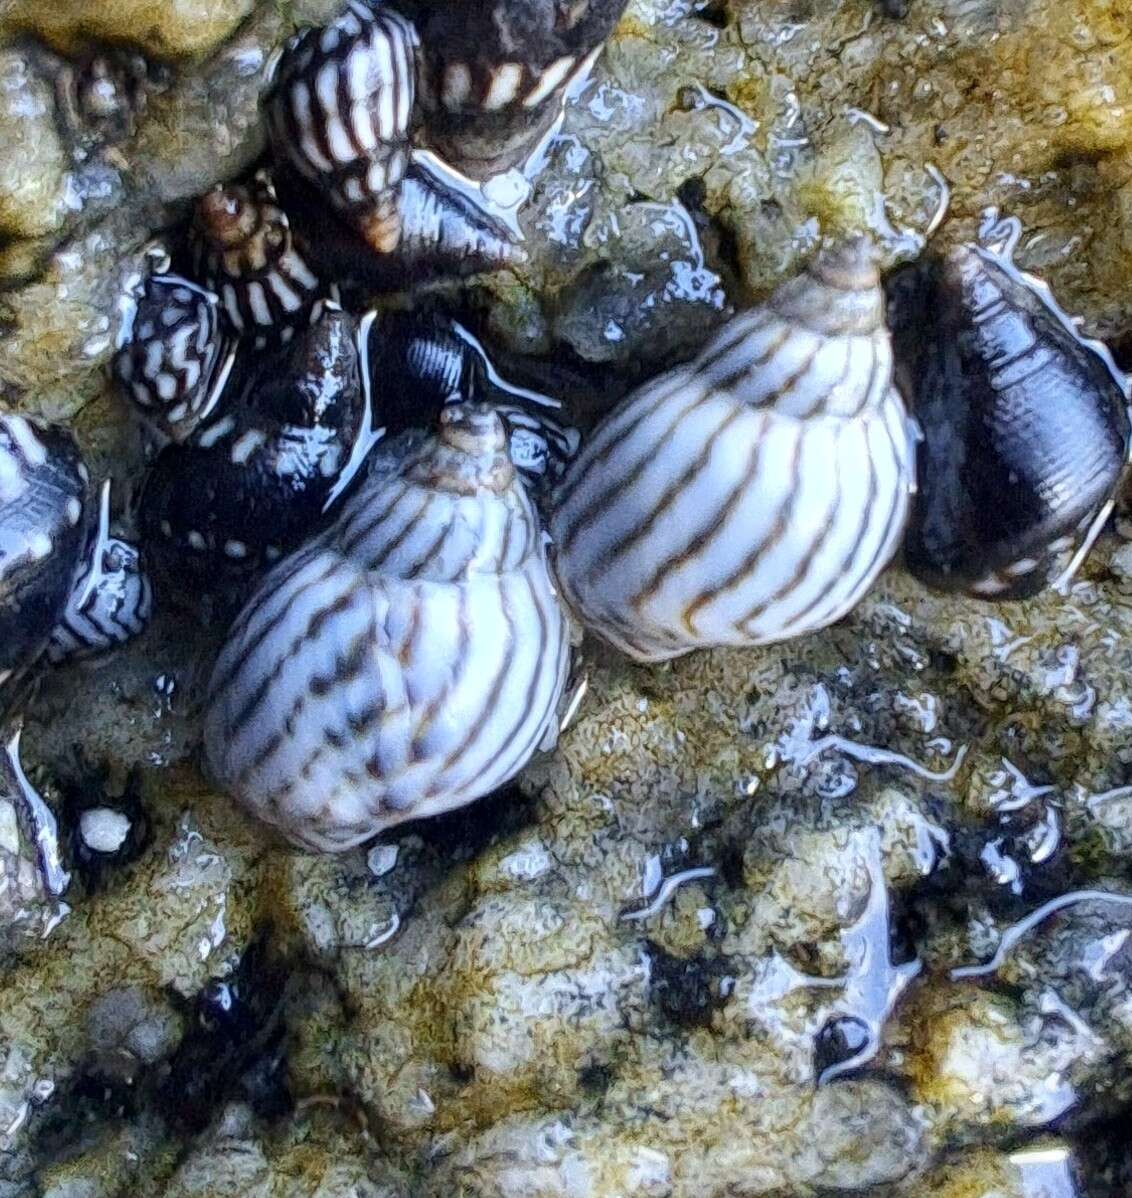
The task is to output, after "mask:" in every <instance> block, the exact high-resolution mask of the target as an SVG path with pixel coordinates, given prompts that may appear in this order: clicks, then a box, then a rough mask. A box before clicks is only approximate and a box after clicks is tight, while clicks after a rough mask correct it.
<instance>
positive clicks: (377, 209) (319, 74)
mask: <svg viewBox="0 0 1132 1198" xmlns="http://www.w3.org/2000/svg"><path fill="white" fill-rule="evenodd" d="M416 53H417V35H416V31H415V30H414V28H413V26H412V24H411V23H410V22H409V21H407V20H405V18H404V17H402V16H400V15H399V14H398V13H396V12H394V11H393V10H392V9H390V8H387V7H385V6H384V5H382V4H376V5H374V6H373V7H370V6H369V5H367V4H364V3H361V0H351V2H350V3H349V4H347V6H346V8H345V10H344V11H343V12H342V14H341V15H340V16H339V17H337V18H336V19H335V20H333V21H331V22H330V23H329V24H328V25H325V26H322V27H319V28H312V29H306V30H304V31H303V32H301V33H299V34H297V35H296V36H295V37H294V38H293V39H292V40H291V41H290V42H289V43H288V44H287V46H286V48H285V49H284V51H283V55H282V58H281V59H280V61H279V64H278V67H277V69H276V73H275V78H274V79H273V81H272V86H271V89H270V91H269V93H268V95H267V97H266V100H265V103H266V106H267V124H268V131H269V135H270V137H271V142H272V146H273V148H274V150H275V153H276V154H277V155H278V157H279V158H280V159H281V160H282V161H284V162H287V163H288V164H290V166H291V167H293V168H294V169H295V170H296V171H297V172H298V173H299V174H300V175H302V176H303V177H304V178H306V179H308V180H310V181H311V182H312V183H315V184H317V185H318V186H319V187H320V188H321V189H322V191H323V193H324V194H325V195H326V196H328V197H329V199H330V202H331V203H332V204H333V205H334V207H335V208H337V209H338V210H339V211H340V212H341V213H343V214H344V215H345V216H347V217H348V218H349V219H350V221H351V222H352V223H353V224H354V225H355V226H356V227H357V228H358V230H359V232H361V233H362V235H363V236H364V238H365V240H366V241H367V242H368V244H369V245H370V247H371V248H372V249H374V250H376V251H377V252H379V253H388V252H390V251H391V250H394V249H396V247H397V244H398V241H399V240H400V234H401V222H400V213H399V209H398V192H399V189H400V183H401V179H402V178H403V176H404V174H405V171H406V170H407V169H408V165H409V125H410V122H411V120H412V114H413V105H414V103H415V95H416Z"/></svg>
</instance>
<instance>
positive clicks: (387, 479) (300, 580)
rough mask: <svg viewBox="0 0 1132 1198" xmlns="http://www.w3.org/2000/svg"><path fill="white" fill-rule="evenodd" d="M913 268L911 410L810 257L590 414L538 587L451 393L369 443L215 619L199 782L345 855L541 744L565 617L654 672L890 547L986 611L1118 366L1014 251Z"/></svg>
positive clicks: (1042, 571)
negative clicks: (237, 609)
mask: <svg viewBox="0 0 1132 1198" xmlns="http://www.w3.org/2000/svg"><path fill="white" fill-rule="evenodd" d="M916 270H917V287H918V289H920V290H921V291H923V292H924V293H925V297H924V298H926V299H927V300H928V302H930V303H931V305H932V311H933V312H934V319H935V321H936V324H935V327H934V329H933V331H932V332H931V333H930V334H929V335H927V336H922V335H921V336H915V335H913V336H912V342H913V343H914V348H915V351H916V352H915V353H913V352H912V350H911V348H909V347H906V346H901V348H902V349H903V350H904V351H905V352H904V353H902V354H901V368H900V373H901V374H902V375H903V376H906V378H904V379H903V381H904V382H905V384H906V385H907V386H909V388H910V391H909V393H910V396H911V397H912V399H913V400H914V411H915V420H913V419H912V418H911V417H910V416H909V414H908V413H907V411H906V409H905V406H904V400H903V399H902V397H901V393H900V391H899V390H898V389H897V387H896V385H895V384H894V381H893V380H894V353H893V343H892V337H891V336H890V333H889V329H888V326H887V323H886V320H885V301H884V293H883V291H882V287H881V280H880V277H879V274H878V271H877V268H876V265H875V263H874V261H873V255H872V252H871V249H870V247H869V246H868V244H867V243H866V242H865V241H864V240H863V239H855V240H852V241H850V242H847V243H845V244H842V245H840V246H836V247H833V248H831V249H828V250H826V251H825V252H822V253H820V254H819V255H818V256H817V257H816V258H815V259H814V261H813V262H812V263H811V264H810V266H809V267H808V268H807V269H806V270H805V271H803V272H802V273H801V274H800V275H799V276H797V277H796V278H793V279H791V280H789V281H787V282H786V283H784V284H782V285H781V286H780V287H779V288H778V289H777V290H776V291H775V292H774V293H773V294H772V295H771V296H770V297H769V298H768V299H767V300H766V301H765V302H764V303H763V304H761V305H760V306H759V307H757V308H756V309H754V310H753V311H751V312H748V313H745V314H743V315H740V316H738V317H736V318H735V319H733V320H732V321H730V322H729V323H728V324H727V325H726V326H725V327H724V328H723V329H722V330H720V332H719V333H718V334H717V335H716V336H715V337H714V338H712V340H711V341H710V342H709V343H708V345H707V346H706V347H705V348H704V350H703V351H702V352H701V353H700V354H699V355H698V357H697V358H696V359H695V360H693V361H692V362H691V363H689V364H688V365H686V366H682V367H679V368H677V369H675V370H673V371H671V372H669V373H668V374H666V375H664V376H662V377H661V378H659V379H656V380H654V381H652V382H650V383H648V384H647V385H646V386H644V387H642V388H641V389H639V390H637V391H635V392H633V393H632V394H630V395H629V396H628V397H627V398H626V399H625V400H624V401H623V402H622V403H621V404H620V405H618V406H617V407H616V408H615V409H614V410H613V411H612V412H611V413H610V414H609V415H608V416H606V418H605V419H604V420H603V421H602V422H601V423H600V424H599V425H598V426H597V428H596V429H595V430H594V431H593V433H592V434H591V436H590V437H589V438H588V440H587V441H586V443H585V445H584V447H583V448H582V450H581V452H580V453H579V454H578V455H577V456H576V457H575V458H574V460H573V461H572V462H571V463H570V465H569V466H567V468H566V470H565V473H564V475H563V477H562V478H561V480H560V482H559V484H558V485H557V487H556V489H555V490H554V492H553V493H552V495H551V497H550V503H549V507H550V518H549V532H550V541H551V562H550V569H551V571H552V575H551V577H552V578H553V584H552V583H551V581H550V578H549V577H548V575H547V573H546V570H547V566H546V564H545V562H544V560H543V556H542V551H541V549H536V548H535V547H534V545H535V543H534V542H532V540H531V528H532V527H533V526H531V525H530V524H529V521H530V520H531V519H533V517H532V516H531V515H530V514H529V508H525V507H524V510H525V511H526V512H527V513H528V514H527V515H525V516H524V518H523V523H522V535H521V536H520V537H519V538H518V543H517V544H515V545H511V540H512V537H513V535H514V534H512V533H510V532H508V533H507V534H506V536H505V538H504V542H505V543H506V544H507V545H508V547H509V548H510V549H511V557H510V558H507V555H506V554H505V553H504V552H503V550H502V549H501V547H500V540H499V528H500V524H501V521H503V517H502V515H500V514H497V511H498V504H499V502H500V495H508V496H509V502H510V503H511V504H513V505H519V504H521V503H522V502H523V501H522V500H521V487H520V486H519V484H518V480H516V479H515V478H514V475H513V472H512V471H511V469H510V463H509V462H508V461H507V459H506V458H505V457H504V455H503V442H502V441H501V440H500V438H499V426H498V422H497V421H493V420H491V419H489V418H488V416H487V415H486V413H485V414H483V415H482V416H481V414H480V411H481V410H480V409H477V408H469V409H467V410H466V413H465V414H464V415H463V416H462V417H461V420H462V421H471V422H473V423H472V424H471V425H469V426H466V425H465V423H456V424H447V423H446V424H444V425H442V427H441V432H440V434H439V436H438V437H437V438H434V439H430V440H428V441H426V442H424V444H423V447H421V448H415V447H414V448H412V449H411V450H410V451H407V452H405V454H404V456H400V457H399V456H398V455H397V454H396V453H394V452H393V450H394V449H395V448H396V447H395V446H392V445H391V446H389V447H388V452H387V453H384V454H382V455H380V456H377V457H375V459H374V463H373V465H372V466H371V473H370V475H369V477H368V478H367V479H366V481H365V482H363V483H362V485H361V487H360V488H359V490H358V491H357V492H356V494H355V496H354V498H353V499H352V500H351V501H350V502H349V503H348V504H347V506H346V507H345V508H344V510H343V512H342V514H341V516H340V518H339V519H338V520H337V521H336V522H335V523H334V525H333V526H332V527H331V528H330V530H328V531H327V532H326V533H325V534H323V535H322V536H321V537H320V538H318V539H316V540H315V541H313V542H312V543H311V544H310V545H309V546H308V547H307V548H305V549H304V550H302V551H300V552H299V553H298V554H297V555H295V556H294V557H293V558H290V559H288V560H286V561H285V562H283V563H281V564H280V565H279V566H278V567H277V568H276V570H275V571H274V572H273V573H272V574H269V575H268V576H267V578H266V579H265V580H264V581H263V583H262V585H261V587H260V589H259V591H258V592H257V593H256V595H255V596H253V598H252V599H251V600H250V601H249V603H248V605H247V606H246V608H245V609H244V612H243V614H242V615H241V617H240V618H239V620H238V621H237V622H236V624H235V626H234V628H233V630H232V632H231V634H230V636H229V638H228V642H227V644H226V647H225V649H224V651H223V653H222V655H221V659H220V662H219V664H218V666H217V670H216V673H215V675H214V677H213V681H212V688H211V692H210V700H209V704H210V706H209V716H208V723H207V732H206V750H207V755H208V760H209V763H210V766H211V769H212V771H213V774H214V776H215V777H216V778H217V779H218V780H219V781H221V782H222V784H223V785H225V786H226V787H227V788H229V789H230V790H231V791H232V792H233V793H234V794H235V795H237V796H238V797H239V798H240V799H241V800H242V801H243V802H244V803H245V804H247V805H248V806H249V807H250V808H251V809H252V810H253V811H255V812H256V813H257V814H259V815H260V816H261V817H263V818H264V819H266V820H268V821H269V822H271V823H273V824H276V825H277V826H279V827H280V828H281V829H283V831H284V832H285V833H286V834H287V835H288V836H290V837H291V838H292V839H293V840H295V841H296V842H298V843H300V844H303V845H306V846H308V847H314V848H319V849H341V848H345V847H348V846H349V845H351V844H355V843H357V842H359V841H361V840H364V839H366V838H368V837H369V836H372V835H373V834H375V833H376V832H378V831H380V830H382V829H383V828H387V827H390V826H392V825H393V824H396V823H398V822H399V821H401V820H403V819H407V818H411V817H419V816H422V815H427V814H432V813H435V812H437V811H440V810H444V809H446V808H449V807H454V806H459V805H461V804H463V803H466V802H468V801H469V800H470V799H473V798H475V797H477V796H478V795H482V794H486V793H487V792H488V791H489V790H491V789H493V788H494V787H495V786H497V785H498V784H499V783H500V782H501V781H503V780H504V779H505V778H506V777H507V776H509V775H510V774H511V773H513V772H514V771H515V770H516V769H518V768H519V766H521V764H522V763H523V762H524V761H525V760H526V758H527V756H529V754H530V752H531V751H533V749H534V747H535V745H536V744H537V743H538V742H539V739H540V736H547V735H549V734H552V733H553V724H552V722H551V721H552V719H553V704H554V700H555V699H556V698H557V697H558V695H559V694H560V693H561V689H562V685H563V679H564V670H565V651H564V639H563V632H562V629H563V620H564V618H565V612H566V611H568V610H569V611H572V612H573V614H574V615H575V616H576V617H578V618H579V619H580V621H581V622H582V623H583V624H584V625H585V627H586V628H588V629H589V630H590V631H592V632H595V633H596V634H598V635H599V636H600V637H602V638H603V639H605V640H606V641H608V642H609V643H611V644H612V645H614V646H616V647H617V648H619V649H621V650H622V651H623V652H625V653H626V654H628V655H629V656H630V657H633V658H635V659H637V660H639V661H662V660H665V659H668V658H672V657H676V656H678V655H680V654H684V653H687V652H690V651H692V650H694V649H698V648H706V647H709V646H717V645H759V644H766V643H770V642H774V641H780V640H784V639H786V638H789V637H795V636H800V635H803V634H804V633H807V632H810V631H813V630H815V629H818V628H821V627H824V626H826V625H828V624H830V623H832V622H834V621H835V620H837V619H838V618H840V617H841V616H842V615H844V614H845V613H846V612H847V611H849V610H850V608H851V607H852V606H853V605H854V604H855V603H856V602H857V601H858V600H859V599H860V598H861V597H862V595H863V594H864V593H865V592H866V590H867V589H868V588H869V587H870V585H871V584H872V583H873V582H874V581H875V580H876V578H877V577H878V575H879V574H880V572H881V571H882V570H883V569H884V568H885V566H886V565H887V564H888V563H889V561H890V560H891V559H892V558H893V556H894V555H895V554H896V553H897V552H898V550H899V549H900V547H901V543H902V542H903V544H904V546H905V556H906V559H907V562H908V564H909V566H910V567H911V568H912V569H913V570H914V571H915V572H916V573H917V574H919V575H920V576H921V577H923V578H925V579H927V580H929V581H930V582H931V583H932V584H933V585H937V586H942V587H945V588H949V589H956V590H963V591H967V592H969V593H971V594H973V595H977V596H981V597H984V598H986V597H993V598H1016V597H1020V596H1022V595H1026V594H1031V593H1033V592H1035V591H1037V590H1039V589H1040V588H1041V587H1043V586H1044V585H1046V584H1047V583H1049V582H1050V581H1051V580H1052V579H1053V577H1054V575H1055V574H1057V573H1059V572H1062V571H1063V570H1064V569H1066V568H1072V567H1073V566H1074V565H1075V563H1076V562H1077V561H1078V560H1079V559H1080V557H1081V556H1082V555H1083V553H1084V552H1085V551H1087V548H1088V546H1089V544H1090V543H1091V540H1092V538H1093V537H1094V536H1095V534H1096V530H1097V528H1098V527H1099V522H1100V521H1103V519H1104V518H1105V516H1106V515H1107V514H1108V512H1109V511H1110V510H1111V506H1112V496H1113V492H1114V489H1115V487H1116V484H1117V482H1118V480H1119V478H1120V477H1121V474H1122V472H1123V470H1124V467H1125V464H1126V462H1127V460H1128V452H1129V449H1128V446H1129V422H1128V412H1127V402H1126V391H1125V386H1124V382H1123V380H1122V379H1121V377H1120V376H1119V374H1118V372H1117V371H1116V369H1115V367H1114V366H1113V365H1112V363H1111V361H1110V360H1109V359H1107V357H1106V356H1105V355H1104V354H1103V353H1102V352H1101V351H1100V349H1099V348H1098V347H1096V346H1094V345H1093V344H1091V343H1088V342H1085V341H1083V340H1082V339H1081V338H1080V337H1079V336H1078V335H1077V333H1076V332H1075V330H1074V329H1073V328H1072V326H1071V325H1070V324H1069V323H1068V322H1067V321H1066V320H1065V319H1064V317H1063V316H1062V315H1061V314H1060V312H1059V311H1058V310H1057V309H1056V307H1055V306H1053V304H1052V301H1051V300H1050V298H1049V297H1048V295H1046V294H1044V293H1043V291H1042V289H1041V288H1040V287H1038V286H1036V285H1034V284H1033V283H1032V282H1031V281H1030V280H1028V279H1026V278H1025V277H1024V276H1022V275H1020V274H1019V273H1018V272H1017V271H1016V270H1015V269H1014V267H1013V266H1012V264H1011V263H1010V261H1009V255H1008V254H1004V253H996V252H994V251H992V250H990V249H987V248H983V247H976V246H961V247H959V248H957V249H955V250H953V251H951V252H950V253H948V254H946V255H944V256H942V257H938V258H937V257H929V258H927V259H925V260H924V261H923V262H922V263H920V264H919V265H918V266H917V268H916ZM898 340H899V341H903V340H904V338H903V337H902V336H901V337H899V338H898ZM455 411H457V412H458V411H461V410H460V409H455ZM454 433H458V434H459V436H458V442H459V450H458V451H457V446H456V443H455V442H454V441H453V435H454ZM473 434H474V435H473ZM500 471H502V475H500V473H499V472H500ZM504 479H506V481H504ZM487 480H491V482H490V483H489V482H488V481H487ZM992 494H993V498H992ZM456 496H459V497H460V499H461V501H462V502H463V503H465V504H466V505H467V507H466V509H465V510H466V511H467V512H468V514H467V515H464V514H463V513H461V514H459V515H457V514H456V513H455V511H454V508H455V505H456V498H455V497H456ZM984 506H994V507H995V513H994V515H993V517H988V518H983V515H982V512H981V508H982V507H984ZM473 513H474V515H473ZM505 527H507V528H508V529H509V528H510V525H509V524H506V525H505ZM955 529H958V532H957V533H956V532H954V531H952V535H949V536H944V535H942V533H941V530H949V531H950V530H955ZM457 546H458V548H457ZM481 567H482V568H481ZM485 571H486V577H485ZM516 571H518V573H517V572H516ZM520 578H521V579H522V587H521V588H520V591H519V593H521V594H523V597H524V602H522V603H519V602H518V601H517V598H516V588H517V587H518V583H519V579H520ZM528 596H529V598H528ZM481 637H482V638H483V639H482V640H481ZM531 654H534V655H535V656H534V657H532V656H531ZM520 747H521V748H522V752H519V753H517V754H516V753H515V752H513V750H516V749H517V748H520ZM484 754H488V756H487V757H485V756H484ZM488 760H490V761H491V762H492V764H493V768H491V769H489V768H488V767H487V765H486V762H487V761H488Z"/></svg>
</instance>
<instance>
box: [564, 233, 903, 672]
mask: <svg viewBox="0 0 1132 1198" xmlns="http://www.w3.org/2000/svg"><path fill="white" fill-rule="evenodd" d="M891 376H892V350H891V345H890V341H889V335H888V331H887V329H886V327H885V323H884V300H883V296H882V293H881V290H880V283H879V278H878V275H877V271H876V268H875V266H874V265H873V262H872V256H871V253H870V251H869V248H868V246H867V244H866V243H865V242H864V241H863V240H860V239H857V240H854V241H851V242H848V243H846V244H844V245H842V246H841V247H839V248H837V249H835V250H831V251H827V252H825V253H822V254H820V255H819V256H818V257H817V259H816V260H815V261H814V262H813V264H812V265H811V266H810V267H809V268H808V269H807V270H806V271H805V272H803V273H802V274H801V275H799V276H798V277H796V278H794V279H791V280H789V281H788V282H786V283H785V284H783V285H782V286H780V287H779V288H778V290H777V291H775V292H774V293H773V294H772V295H771V296H770V297H769V299H768V300H767V301H766V302H765V303H764V304H762V305H761V306H760V307H758V308H756V309H754V310H753V311H751V312H749V313H746V314H744V315H741V316H739V317H737V318H735V319H734V320H732V321H731V322H729V324H728V325H727V326H726V327H725V328H723V329H722V330H721V331H720V332H719V333H718V334H717V335H716V336H715V337H714V338H713V339H712V341H711V342H709V344H708V345H707V347H706V348H705V349H704V350H703V352H702V353H701V354H700V355H699V357H698V358H696V359H695V360H694V361H693V362H691V363H689V364H688V365H686V366H682V367H679V368H678V369H676V370H673V371H671V372H670V373H668V374H666V375H664V376H662V377H661V378H659V379H657V380H655V381H653V382H651V383H649V384H648V385H647V386H645V387H643V388H641V389H640V390H638V391H636V392H634V393H633V394H632V395H630V396H629V397H628V398H627V399H626V400H625V401H624V402H623V403H622V404H620V405H619V406H618V407H617V408H616V409H615V410H614V411H613V412H612V413H611V414H610V415H609V416H608V417H607V418H606V419H605V420H604V421H603V422H602V423H601V424H600V425H599V426H598V428H597V430H596V431H595V433H594V435H593V436H592V437H591V439H590V440H589V442H588V444H586V445H585V447H584V448H583V450H582V452H581V453H580V454H579V456H578V457H577V459H576V460H575V461H574V463H573V465H572V466H571V467H570V469H569V470H568V471H567V473H566V475H565V477H564V479H563V482H562V485H561V487H560V488H559V491H558V494H557V498H556V503H555V510H554V514H553V517H552V521H551V535H552V538H553V541H554V545H555V554H556V566H557V572H558V579H559V582H560V583H561V585H562V589H563V593H564V595H565V597H566V598H567V600H568V601H569V602H570V603H571V604H572V605H573V607H574V608H575V609H576V610H577V612H578V614H579V615H580V616H581V618H582V619H583V621H584V623H585V624H586V625H587V626H588V627H589V628H591V629H592V630H593V631H595V632H597V633H598V634H600V635H601V636H602V637H603V638H605V639H606V640H608V641H609V642H611V643H612V644H614V645H615V646H617V647H618V648H619V649H621V650H622V651H624V652H625V653H627V654H629V656H631V657H633V658H635V659H637V660H639V661H663V660H665V659H667V658H671V657H677V656H679V655H680V654H683V653H687V652H690V651H691V650H693V649H699V648H707V647H710V646H715V645H758V644H765V643H768V642H772V641H780V640H785V639H786V638H789V637H794V636H799V635H801V634H803V633H806V632H809V631H812V630H813V629H816V628H822V627H824V626H825V625H827V624H831V623H832V622H833V621H835V620H837V619H839V618H840V617H841V616H843V615H844V614H845V613H846V612H847V611H849V610H850V608H852V607H853V606H854V604H856V603H857V602H858V600H859V599H860V598H861V597H862V595H863V594H864V593H865V591H866V590H867V588H868V587H869V585H870V584H871V583H872V582H873V580H874V579H875V578H876V576H877V575H878V574H879V573H880V571H881V570H882V569H883V567H884V566H885V564H886V563H887V562H888V560H889V558H890V557H891V556H892V554H893V553H894V552H895V550H896V547H897V544H898V542H899V539H900V535H901V532H902V530H903V527H904V521H905V517H906V513H907V508H908V502H909V495H910V492H911V490H912V487H913V479H914V467H913V437H912V433H911V426H910V424H909V421H908V418H907V415H906V413H905V410H904V405H903V402H902V401H901V398H900V396H899V393H898V392H897V391H896V389H895V388H894V387H893V385H892V381H891Z"/></svg>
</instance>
